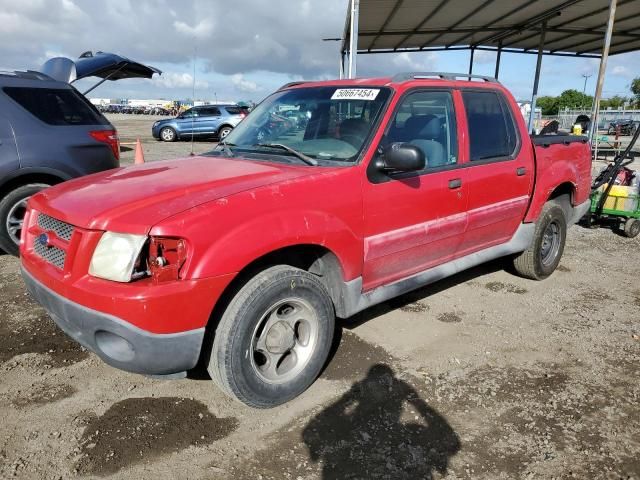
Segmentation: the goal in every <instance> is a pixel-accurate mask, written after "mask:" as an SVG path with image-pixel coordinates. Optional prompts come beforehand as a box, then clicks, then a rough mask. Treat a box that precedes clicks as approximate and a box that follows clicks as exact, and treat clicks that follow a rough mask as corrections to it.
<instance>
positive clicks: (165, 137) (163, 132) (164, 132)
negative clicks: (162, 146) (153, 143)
mask: <svg viewBox="0 0 640 480" xmlns="http://www.w3.org/2000/svg"><path fill="white" fill-rule="evenodd" d="M160 138H161V139H162V141H163V142H175V141H176V140H178V134H177V133H176V131H175V130H174V129H173V128H171V127H163V128H162V129H160Z"/></svg>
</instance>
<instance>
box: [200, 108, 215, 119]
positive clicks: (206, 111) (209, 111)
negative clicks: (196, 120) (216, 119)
mask: <svg viewBox="0 0 640 480" xmlns="http://www.w3.org/2000/svg"><path fill="white" fill-rule="evenodd" d="M218 115H220V110H218V109H217V108H214V107H206V108H202V109H200V116H201V117H213V116H218Z"/></svg>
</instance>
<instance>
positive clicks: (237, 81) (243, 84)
mask: <svg viewBox="0 0 640 480" xmlns="http://www.w3.org/2000/svg"><path fill="white" fill-rule="evenodd" d="M231 83H233V84H234V85H235V87H236V88H237V89H238V90H240V91H241V92H246V93H254V92H257V91H258V90H259V88H258V84H257V83H256V82H252V81H251V80H247V79H245V78H244V76H243V75H242V74H241V73H236V74H235V75H232V76H231Z"/></svg>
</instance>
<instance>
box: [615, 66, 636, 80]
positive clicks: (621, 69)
mask: <svg viewBox="0 0 640 480" xmlns="http://www.w3.org/2000/svg"><path fill="white" fill-rule="evenodd" d="M611 74H612V75H617V76H618V77H623V78H633V76H634V74H633V72H632V71H631V69H629V67H625V66H624V65H616V66H614V67H613V68H612V69H611Z"/></svg>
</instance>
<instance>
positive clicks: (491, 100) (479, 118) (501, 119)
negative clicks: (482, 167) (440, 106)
mask: <svg viewBox="0 0 640 480" xmlns="http://www.w3.org/2000/svg"><path fill="white" fill-rule="evenodd" d="M462 98H463V100H464V106H465V109H466V111H467V122H468V123H469V142H470V149H471V161H477V160H486V159H489V158H497V157H508V156H510V155H511V154H512V153H513V152H514V151H515V149H516V145H517V137H516V129H515V125H514V124H513V119H512V118H511V115H510V114H509V111H508V110H507V106H506V105H505V102H504V100H503V99H502V98H501V97H500V96H499V95H498V94H497V93H495V92H462Z"/></svg>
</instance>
